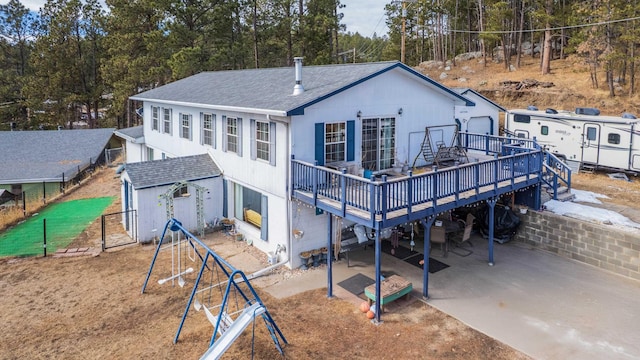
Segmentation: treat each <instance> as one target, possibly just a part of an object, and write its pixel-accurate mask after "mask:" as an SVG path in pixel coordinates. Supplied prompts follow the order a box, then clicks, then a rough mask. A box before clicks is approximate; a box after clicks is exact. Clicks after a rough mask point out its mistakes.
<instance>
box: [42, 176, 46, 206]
mask: <svg viewBox="0 0 640 360" xmlns="http://www.w3.org/2000/svg"><path fill="white" fill-rule="evenodd" d="M42 203H43V204H45V205H46V204H47V183H46V182H44V181H43V182H42Z"/></svg>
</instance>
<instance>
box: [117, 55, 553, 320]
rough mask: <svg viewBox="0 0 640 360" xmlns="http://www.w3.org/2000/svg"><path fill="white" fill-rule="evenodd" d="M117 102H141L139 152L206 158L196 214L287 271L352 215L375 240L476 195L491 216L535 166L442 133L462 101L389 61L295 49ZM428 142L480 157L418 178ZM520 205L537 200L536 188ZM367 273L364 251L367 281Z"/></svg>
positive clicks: (351, 221)
mask: <svg viewBox="0 0 640 360" xmlns="http://www.w3.org/2000/svg"><path fill="white" fill-rule="evenodd" d="M131 99H132V100H136V101H139V102H142V104H143V111H142V114H143V117H144V120H143V135H144V145H143V148H141V149H142V150H141V151H139V153H140V154H144V156H146V159H145V160H155V159H165V160H164V161H169V160H170V159H173V158H181V157H185V156H192V155H204V154H206V155H207V156H210V157H211V159H213V160H214V162H215V164H216V165H217V166H218V168H219V169H220V171H221V178H222V189H221V192H222V196H218V197H217V198H216V199H217V200H218V201H219V202H216V201H215V200H216V199H214V202H213V203H211V204H209V205H206V206H207V207H205V208H204V210H203V211H204V213H205V214H207V215H205V217H207V216H208V218H207V219H206V221H210V220H211V216H213V215H212V214H213V213H214V212H215V208H216V207H217V208H221V212H222V216H223V217H225V218H229V219H233V220H234V221H235V226H236V230H237V231H239V232H241V233H242V234H244V236H245V238H246V239H247V240H248V241H251V242H252V243H253V245H254V246H255V247H257V248H258V249H260V250H262V251H263V252H265V253H271V254H275V255H276V258H275V261H276V262H279V263H286V264H287V266H289V267H291V268H295V267H298V266H300V265H301V264H302V260H301V259H300V257H299V256H298V254H300V253H302V252H306V251H310V250H315V249H320V248H323V247H327V248H328V249H329V255H331V253H330V252H331V248H332V240H333V239H334V238H335V237H334V233H340V231H341V230H344V229H346V228H349V227H352V226H353V225H355V224H357V225H363V226H367V227H369V228H371V229H373V230H374V233H375V236H376V238H377V239H379V238H380V234H381V233H383V232H382V230H385V229H389V228H391V227H393V226H397V225H401V224H406V223H407V222H418V221H419V222H422V225H423V226H425V227H430V226H431V225H432V224H433V221H434V220H435V216H436V215H437V214H438V213H441V212H444V211H448V210H451V209H454V208H456V207H459V206H465V205H470V204H472V203H474V202H479V201H487V203H488V204H489V206H490V208H491V213H493V206H495V204H496V200H497V198H498V197H499V196H501V195H503V194H507V193H515V191H521V190H524V189H527V188H531V187H533V188H534V190H535V189H537V188H536V187H538V186H539V183H540V177H539V174H540V173H541V168H542V167H543V163H542V156H540V149H539V148H537V147H536V146H535V144H534V143H533V142H522V141H518V142H517V144H510V143H509V142H508V140H504V139H493V138H491V137H487V136H485V135H473V136H472V135H470V134H464V135H465V137H464V138H461V137H457V138H456V136H457V133H458V125H457V124H456V121H455V120H456V117H457V112H456V110H457V109H460V108H461V107H470V106H473V105H475V103H474V102H473V101H471V100H469V99H468V98H467V97H465V96H462V95H460V94H459V93H457V92H455V91H453V90H451V89H448V88H446V87H444V86H443V85H441V84H439V83H437V82H435V81H433V80H432V79H430V78H428V77H426V76H424V75H422V74H420V73H418V72H416V71H415V70H413V69H412V68H410V67H407V66H406V65H404V64H402V63H400V62H379V63H363V64H341V65H327V66H303V65H302V59H301V58H296V59H295V68H273V69H250V70H237V71H217V72H204V73H200V74H197V75H193V76H191V77H188V78H185V79H182V80H178V81H176V82H173V83H170V84H167V85H164V86H161V87H158V88H156V89H153V90H149V91H146V92H143V93H141V94H138V95H135V96H133V97H131ZM460 113H461V112H460ZM474 116H476V115H474ZM477 116H481V115H480V114H477ZM490 116H492V115H487V117H490ZM485 125H486V123H485ZM491 128H492V129H493V128H494V126H493V124H492V125H491ZM132 138H133V137H132ZM136 139H140V136H138V137H136ZM427 139H430V141H431V146H427V145H425V144H427V143H428V142H427V141H426V140H427ZM463 140H464V141H463ZM433 144H438V148H437V150H438V151H439V150H440V149H448V148H450V149H454V148H455V149H457V150H460V148H462V147H465V148H468V149H473V147H474V146H476V145H474V144H478V145H477V146H482V147H477V146H476V148H475V150H478V151H481V152H482V154H485V155H491V156H490V157H489V160H487V161H480V159H479V158H478V159H474V160H475V161H474V162H473V163H468V164H464V166H457V165H458V162H457V161H456V162H455V165H456V166H453V167H452V168H449V169H443V170H439V169H437V168H434V169H429V170H428V171H426V172H424V170H422V171H423V173H418V170H419V167H420V166H422V165H431V163H430V162H429V161H428V160H427V157H426V156H422V155H423V154H425V153H426V152H433V151H434V150H436V148H434V147H433ZM516 145H517V146H516ZM509 146H511V148H508V149H507V147H509ZM506 154H510V155H506ZM127 155H128V157H129V156H131V159H140V156H139V155H136V154H130V151H128V152H127ZM499 156H502V157H499ZM409 164H411V169H409V166H408V165H409ZM127 166H128V165H127ZM414 169H415V170H416V172H415V174H414V173H413V170H414ZM432 170H433V171H432ZM392 177H394V179H393V180H391V178H392ZM176 180H177V179H176ZM180 180H181V181H187V180H188V179H186V178H185V179H180ZM208 190H209V191H211V190H213V189H209V188H208ZM131 191H133V192H135V191H137V189H136V188H135V187H133V188H132V189H131ZM214 193H216V194H217V193H218V192H216V191H214ZM531 194H533V192H532V193H531ZM538 194H539V191H538ZM526 201H530V202H531V203H532V204H533V205H534V206H538V205H539V196H538V198H536V196H535V195H529V196H528V198H527V199H526ZM208 206H212V207H213V208H209V207H208ZM138 217H139V218H140V222H144V221H151V220H150V219H149V218H148V216H147V214H145V213H144V212H142V211H140V212H139V214H138ZM176 218H177V219H178V220H181V218H180V216H176ZM141 226H142V225H141ZM425 234H429V232H428V231H427V232H425ZM425 236H428V235H425ZM492 236H493V235H492V232H491V231H490V235H489V238H490V239H489V247H490V262H492V261H493V254H492V251H491V249H492V244H493V239H492ZM425 244H426V245H425V246H428V244H429V238H428V237H427V238H425ZM376 246H380V242H379V241H377V242H376ZM282 249H284V253H281V254H279V250H282ZM377 250H379V249H377ZM376 253H377V254H379V253H380V252H379V251H376ZM425 253H428V249H425ZM329 263H330V262H329ZM427 266H428V264H427ZM330 268H331V267H329V273H330V272H331V270H330ZM379 271H380V259H379V257H378V256H376V273H377V274H376V279H377V280H379V279H380V276H379V275H380V273H379ZM329 277H330V276H329ZM427 281H428V277H426V276H425V282H427ZM377 287H379V281H377ZM423 288H424V289H425V290H424V291H425V294H424V295H425V296H426V289H428V286H427V284H426V283H425V286H424V287H423ZM331 291H332V290H331V286H329V290H328V292H329V296H331ZM376 303H377V304H379V303H380V302H379V301H376ZM377 314H378V315H379V311H378V312H377ZM378 315H377V316H378Z"/></svg>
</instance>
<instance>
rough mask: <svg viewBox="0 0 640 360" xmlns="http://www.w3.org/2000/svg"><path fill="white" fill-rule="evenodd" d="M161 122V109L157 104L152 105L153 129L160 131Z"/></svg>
mask: <svg viewBox="0 0 640 360" xmlns="http://www.w3.org/2000/svg"><path fill="white" fill-rule="evenodd" d="M159 123H160V109H159V108H158V107H157V106H152V107H151V130H155V131H158V130H160V128H159V126H160V125H159Z"/></svg>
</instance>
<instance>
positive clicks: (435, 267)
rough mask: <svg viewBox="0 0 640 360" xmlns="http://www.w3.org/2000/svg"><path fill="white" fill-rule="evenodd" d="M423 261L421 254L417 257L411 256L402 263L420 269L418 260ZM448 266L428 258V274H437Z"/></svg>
mask: <svg viewBox="0 0 640 360" xmlns="http://www.w3.org/2000/svg"><path fill="white" fill-rule="evenodd" d="M422 259H424V256H422V254H419V255H414V256H411V257H410V258H408V259H405V260H404V261H406V262H408V263H409V264H411V265H413V266H417V267H419V268H421V269H422V265H420V260H422ZM448 267H449V265H447V264H445V263H443V262H441V261H438V260H436V259H434V258H431V257H430V258H429V272H430V273H432V274H433V273H437V272H438V271H440V270H442V269H446V268H448Z"/></svg>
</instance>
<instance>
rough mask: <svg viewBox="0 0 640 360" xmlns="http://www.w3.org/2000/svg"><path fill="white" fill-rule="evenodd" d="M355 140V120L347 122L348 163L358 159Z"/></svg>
mask: <svg viewBox="0 0 640 360" xmlns="http://www.w3.org/2000/svg"><path fill="white" fill-rule="evenodd" d="M355 138H356V122H355V120H349V121H347V161H353V160H354V159H355V157H356V155H355V154H356V148H355V146H356V145H355V142H356V141H355Z"/></svg>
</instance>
